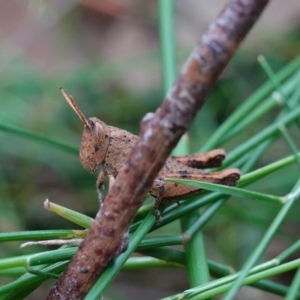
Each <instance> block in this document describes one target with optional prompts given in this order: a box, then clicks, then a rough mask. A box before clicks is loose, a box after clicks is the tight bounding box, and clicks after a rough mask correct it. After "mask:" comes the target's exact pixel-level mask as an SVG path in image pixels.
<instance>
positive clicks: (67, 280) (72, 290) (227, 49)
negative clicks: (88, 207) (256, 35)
mask: <svg viewBox="0 0 300 300" xmlns="http://www.w3.org/2000/svg"><path fill="white" fill-rule="evenodd" d="M267 2H268V1H267V0H234V1H231V2H230V3H228V4H227V5H226V6H225V8H224V9H223V11H222V12H221V13H220V15H219V16H218V17H217V18H216V20H215V21H214V22H213V23H212V24H211V26H210V28H209V30H208V31H207V32H206V34H205V35H204V36H203V37H202V39H201V42H200V43H199V44H198V45H197V47H196V48H195V49H194V51H193V52H192V53H191V55H190V57H189V58H188V60H187V62H186V63H185V65H184V67H183V68H182V70H181V72H180V74H179V76H178V78H177V80H176V82H175V84H174V86H173V87H172V89H171V90H170V92H169V93H168V95H167V97H166V99H165V101H164V103H163V104H162V106H161V107H160V108H159V109H158V110H157V111H156V113H155V114H147V115H146V116H145V117H144V119H143V121H142V124H141V132H140V139H139V141H138V142H137V144H136V145H135V147H134V148H133V150H132V152H131V153H130V155H129V158H128V160H127V162H126V163H125V164H124V166H123V167H122V168H121V170H120V171H119V174H118V176H117V178H116V182H115V184H114V185H113V186H112V188H111V189H110V191H109V193H108V195H107V197H106V199H105V201H104V203H103V205H102V207H101V209H100V210H99V212H98V214H97V216H96V219H95V222H94V225H93V226H92V228H91V229H90V230H89V232H88V234H87V236H86V238H85V239H84V241H83V243H82V244H81V245H80V246H79V249H78V251H77V252H76V254H75V255H74V257H73V259H72V260H71V262H70V264H69V265H68V267H67V268H66V270H65V271H64V273H63V274H62V276H61V277H60V279H59V280H58V282H57V284H56V286H55V287H54V288H53V289H52V290H51V292H50V294H49V296H48V299H82V298H83V297H84V296H85V295H86V293H87V292H88V291H89V289H90V288H91V286H92V285H93V283H94V282H95V281H96V280H97V278H98V277H99V276H100V275H101V274H102V273H103V271H104V270H105V268H106V266H107V265H108V263H109V262H111V261H112V260H113V259H114V258H115V257H116V256H117V255H119V254H120V252H121V251H122V250H123V247H124V242H125V240H126V235H127V232H128V228H129V225H130V223H131V222H132V220H133V217H134V215H135V213H136V211H137V210H138V208H139V207H140V206H141V204H142V202H143V199H144V196H145V195H146V193H147V192H148V190H149V189H150V187H151V185H152V184H153V181H154V179H155V177H156V175H157V173H158V172H159V170H160V169H161V167H162V166H163V165H164V163H165V161H166V159H167V157H168V156H169V155H170V153H171V151H172V149H173V148H174V147H175V145H176V143H177V142H178V140H179V139H180V137H181V136H182V135H183V134H184V133H185V132H186V131H187V129H188V128H189V126H190V124H191V123H192V121H193V119H194V117H195V115H196V113H197V112H198V111H199V109H200V108H201V107H202V106H203V104H204V103H205V100H206V98H207V95H208V93H209V91H210V90H211V88H212V86H213V85H214V83H215V82H216V80H217V79H218V77H219V75H220V74H221V72H222V71H223V69H224V67H225V66H226V65H227V63H228V62H229V60H230V59H231V57H232V56H233V54H234V52H235V50H236V49H237V47H238V46H239V44H240V42H241V41H242V40H243V38H244V37H245V35H246V34H247V33H248V31H249V30H250V29H251V27H252V25H253V24H254V23H255V22H256V20H257V19H258V17H259V15H260V14H261V12H262V11H263V9H264V7H265V5H266V4H267Z"/></svg>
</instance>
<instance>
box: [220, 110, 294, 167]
mask: <svg viewBox="0 0 300 300" xmlns="http://www.w3.org/2000/svg"><path fill="white" fill-rule="evenodd" d="M299 116H300V107H297V108H295V109H294V110H293V111H292V112H290V113H288V114H287V115H285V116H284V117H283V118H282V119H280V121H278V122H275V123H273V124H272V125H270V126H268V127H267V128H265V129H264V130H262V131H260V132H259V133H258V134H256V135H255V136H253V137H252V138H250V139H248V140H247V141H246V142H244V143H243V144H241V145H240V146H239V147H237V148H236V149H235V150H233V151H231V152H230V154H229V155H228V156H227V159H226V161H225V163H224V166H228V165H230V164H232V163H233V162H234V161H235V160H237V159H238V158H239V157H241V156H242V155H244V154H245V153H247V152H248V151H250V150H252V149H254V148H255V147H257V145H259V144H261V143H262V142H263V141H265V140H266V139H268V138H269V137H272V136H277V135H278V134H279V128H278V126H280V125H283V124H284V125H286V126H288V125H291V124H292V122H294V121H295V120H296V119H297V118H299Z"/></svg>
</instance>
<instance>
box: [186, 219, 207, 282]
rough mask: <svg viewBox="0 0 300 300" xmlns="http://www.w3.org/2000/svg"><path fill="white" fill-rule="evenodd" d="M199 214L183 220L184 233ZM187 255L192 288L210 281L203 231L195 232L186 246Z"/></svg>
mask: <svg viewBox="0 0 300 300" xmlns="http://www.w3.org/2000/svg"><path fill="white" fill-rule="evenodd" d="M199 217H200V215H199V214H198V213H192V214H191V215H187V216H186V217H185V218H182V221H181V227H182V230H183V231H186V230H188V228H189V227H191V226H192V225H193V224H194V223H195V222H196V221H197V220H198V219H199ZM184 249H185V253H186V264H187V269H188V274H189V282H190V286H191V287H195V286H197V285H199V284H203V283H206V282H208V281H209V277H210V276H209V269H208V264H207V257H206V250H205V243H204V239H203V234H202V231H201V230H197V231H195V232H194V234H193V236H191V238H190V241H189V242H188V243H186V244H184Z"/></svg>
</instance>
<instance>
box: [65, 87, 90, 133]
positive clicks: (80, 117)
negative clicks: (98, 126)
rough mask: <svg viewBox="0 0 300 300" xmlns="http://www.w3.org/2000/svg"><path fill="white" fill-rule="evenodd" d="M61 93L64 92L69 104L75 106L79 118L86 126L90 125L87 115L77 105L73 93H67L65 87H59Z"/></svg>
mask: <svg viewBox="0 0 300 300" xmlns="http://www.w3.org/2000/svg"><path fill="white" fill-rule="evenodd" d="M59 89H60V91H61V93H62V94H63V96H64V97H65V99H66V100H67V102H68V103H69V105H70V106H71V107H72V108H73V110H74V111H75V113H76V114H77V116H78V117H79V119H80V120H81V121H82V123H83V124H84V126H85V127H90V125H89V123H88V121H87V119H86V117H85V116H84V114H83V113H82V111H81V110H80V109H79V107H78V106H77V104H76V102H75V100H74V98H73V97H72V96H71V95H69V96H68V95H67V94H66V92H65V91H64V89H63V88H59Z"/></svg>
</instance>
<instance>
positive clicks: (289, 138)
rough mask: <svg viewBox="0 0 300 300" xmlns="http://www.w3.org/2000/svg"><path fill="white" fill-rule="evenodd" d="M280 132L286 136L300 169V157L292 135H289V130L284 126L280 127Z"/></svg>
mask: <svg viewBox="0 0 300 300" xmlns="http://www.w3.org/2000/svg"><path fill="white" fill-rule="evenodd" d="M279 130H280V131H281V133H282V135H283V136H284V138H285V140H286V142H287V144H288V146H289V148H290V149H291V151H292V153H293V154H294V155H295V159H296V163H297V165H298V168H300V157H299V156H298V155H297V152H298V149H297V147H296V145H295V143H294V141H293V139H292V137H291V135H290V134H289V132H288V131H287V129H286V127H285V126H284V125H282V126H280V127H279Z"/></svg>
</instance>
